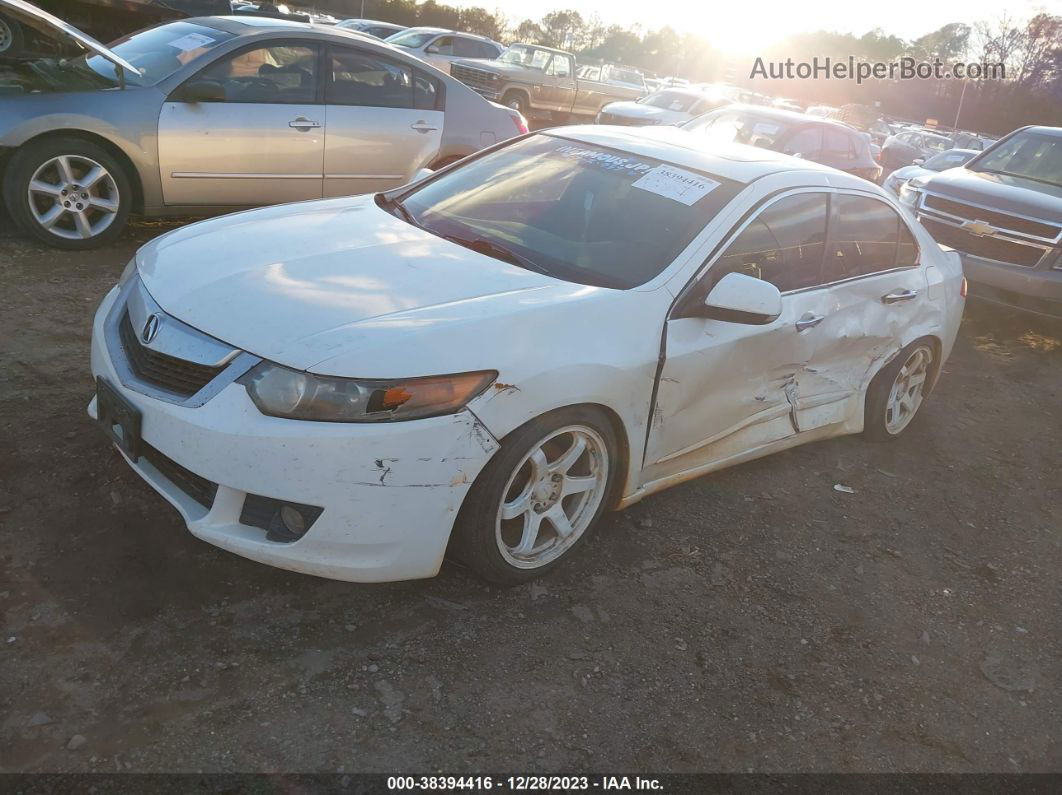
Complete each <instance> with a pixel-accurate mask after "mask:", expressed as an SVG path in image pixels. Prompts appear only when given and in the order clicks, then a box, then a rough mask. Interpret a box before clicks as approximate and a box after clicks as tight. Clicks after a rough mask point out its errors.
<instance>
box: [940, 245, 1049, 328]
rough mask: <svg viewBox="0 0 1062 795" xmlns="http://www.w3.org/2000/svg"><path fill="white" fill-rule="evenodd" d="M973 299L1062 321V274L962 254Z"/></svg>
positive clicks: (960, 254) (963, 265)
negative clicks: (1061, 319)
mask: <svg viewBox="0 0 1062 795" xmlns="http://www.w3.org/2000/svg"><path fill="white" fill-rule="evenodd" d="M959 256H960V257H961V258H962V269H963V273H964V274H965V276H966V278H967V279H968V280H969V282H970V298H973V299H975V300H979V301H986V302H989V303H993V304H999V305H1001V306H1007V307H1010V308H1012V309H1019V310H1021V311H1023V312H1031V313H1033V314H1037V315H1043V316H1045V317H1051V318H1062V270H1056V269H1053V268H1052V269H1043V268H1023V267H1021V266H1020V265H1006V264H1004V263H1001V262H994V261H993V260H987V259H982V258H981V257H975V256H972V255H971V254H964V253H962V252H960V253H959Z"/></svg>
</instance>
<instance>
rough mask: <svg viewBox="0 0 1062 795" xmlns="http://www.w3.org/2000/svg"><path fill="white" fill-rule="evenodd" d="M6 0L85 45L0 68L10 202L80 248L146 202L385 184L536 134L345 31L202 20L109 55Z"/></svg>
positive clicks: (57, 238) (290, 197) (105, 235)
mask: <svg viewBox="0 0 1062 795" xmlns="http://www.w3.org/2000/svg"><path fill="white" fill-rule="evenodd" d="M0 5H2V6H4V7H6V8H9V9H11V10H12V11H13V12H14V11H18V12H19V13H23V14H31V15H32V16H33V17H34V19H35V20H36V21H38V22H47V23H48V24H51V25H53V27H55V29H56V30H63V31H64V33H65V35H67V36H70V37H72V38H74V39H75V40H76V41H78V42H79V43H80V44H81V45H82V46H83V47H84V48H85V53H84V54H83V55H82V56H80V57H78V58H74V59H70V60H66V59H56V58H48V57H45V58H39V59H35V60H29V61H19V62H15V63H14V64H12V65H10V66H0V105H2V108H3V112H2V113H0V154H2V155H3V157H4V170H3V196H4V201H5V204H6V205H7V207H8V209H9V211H10V212H11V214H12V216H13V217H14V218H15V220H16V221H17V222H18V223H19V224H20V225H21V226H22V227H23V228H24V229H25V230H26V231H27V232H28V233H29V234H31V235H34V236H35V237H37V238H39V239H41V240H44V241H46V242H48V243H50V244H52V245H56V246H60V247H64V248H87V247H91V246H98V245H100V244H102V243H104V242H106V241H107V240H109V239H112V238H113V237H114V236H115V235H117V234H118V233H119V232H120V231H121V229H122V227H123V225H124V224H125V221H126V218H127V217H128V215H129V213H130V212H138V213H143V214H145V215H188V214H194V215H203V214H209V213H214V212H219V211H227V210H232V209H235V208H240V207H247V206H257V205H262V204H276V203H280V202H287V201H298V200H304V199H319V198H322V197H327V196H343V195H349V194H356V193H369V192H375V191H380V190H386V189H388V188H391V187H395V186H397V185H402V184H405V183H406V182H409V181H410V179H411V178H412V177H413V175H414V174H416V173H417V171H418V170H420V169H421V168H426V167H439V166H440V165H444V164H446V163H448V162H452V161H453V160H456V159H458V158H460V157H464V156H465V155H468V154H471V153H473V152H475V151H478V150H479V149H481V148H483V147H484V146H490V145H492V144H494V143H496V142H497V141H501V140H504V139H506V138H510V137H512V136H514V135H517V134H519V133H521V132H526V129H527V128H526V124H525V123H524V121H523V119H522V118H521V117H520V115H519V114H518V113H516V112H515V111H513V110H510V109H506V108H502V107H500V106H497V105H491V104H490V103H488V102H486V101H484V100H483V99H482V98H481V97H479V96H477V95H476V93H475V92H473V91H471V90H470V89H468V88H467V87H466V86H464V85H463V84H461V83H460V82H458V81H456V80H454V79H452V78H450V77H449V76H448V75H445V74H443V73H441V72H440V71H438V70H436V69H433V68H432V67H430V66H428V65H427V64H425V63H423V62H422V61H421V60H419V59H417V58H415V57H413V56H411V55H407V54H405V53H404V52H403V51H402V50H401V49H399V48H396V47H391V46H388V45H387V44H384V43H382V42H379V41H376V40H375V39H372V38H370V37H368V36H364V35H360V34H356V33H351V32H348V31H344V30H342V29H338V28H334V27H321V26H310V25H305V24H302V23H296V22H289V21H285V20H278V19H269V18H264V17H254V16H249V17H240V18H237V17H211V18H195V19H189V20H181V21H176V22H170V23H166V24H163V25H160V26H157V27H154V28H149V29H147V30H144V31H141V32H139V33H136V34H133V35H131V36H128V37H126V38H123V39H120V40H119V41H117V42H115V43H114V45H113V46H112V47H110V48H107V47H104V46H102V45H100V44H99V43H98V42H95V41H94V40H92V39H90V38H88V37H86V36H84V35H82V34H80V33H79V32H77V31H76V30H74V29H71V28H69V26H66V25H64V24H63V23H62V22H61V21H60V20H57V19H55V18H54V17H51V16H50V15H47V14H45V13H44V12H41V11H39V10H37V9H33V7H31V6H28V5H27V4H25V3H22V2H21V0H0ZM27 8H28V9H29V10H27Z"/></svg>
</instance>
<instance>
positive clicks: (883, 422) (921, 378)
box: [863, 340, 935, 442]
mask: <svg viewBox="0 0 1062 795" xmlns="http://www.w3.org/2000/svg"><path fill="white" fill-rule="evenodd" d="M934 358H935V354H934V350H933V346H932V345H931V344H930V343H929V342H926V341H924V340H920V341H918V342H915V343H913V344H912V345H909V346H908V347H906V348H904V349H903V350H902V351H900V354H899V355H898V356H897V357H896V358H895V359H893V360H892V361H891V362H889V364H887V365H886V366H885V367H883V368H882V370H881V372H880V373H878V374H877V375H876V376H874V379H873V380H872V381H871V382H870V388H869V389H868V390H867V403H866V417H865V420H864V428H863V433H864V434H866V436H867V437H868V438H870V439H873V440H875V441H879V442H880V441H888V440H891V439H895V438H896V437H897V436H899V435H900V434H901V433H903V432H904V431H905V430H907V427H908V426H909V425H910V424H911V420H913V419H914V417H915V414H917V413H918V409H919V408H921V406H922V402H923V400H924V399H925V390H926V388H927V386H928V385H929V377H930V376H931V375H932V372H933V360H934Z"/></svg>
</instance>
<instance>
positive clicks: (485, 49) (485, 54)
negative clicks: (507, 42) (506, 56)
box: [476, 41, 501, 61]
mask: <svg viewBox="0 0 1062 795" xmlns="http://www.w3.org/2000/svg"><path fill="white" fill-rule="evenodd" d="M476 49H477V50H478V51H479V55H478V56H477V57H479V58H486V59H487V60H489V61H493V60H494V59H495V58H497V57H498V56H499V55H501V50H499V49H498V48H497V47H496V46H495V45H493V44H490V43H488V42H485V41H479V42H476Z"/></svg>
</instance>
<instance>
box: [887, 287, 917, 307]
mask: <svg viewBox="0 0 1062 795" xmlns="http://www.w3.org/2000/svg"><path fill="white" fill-rule="evenodd" d="M917 297H918V290H893V291H892V292H891V293H885V295H883V296H881V303H883V304H898V303H900V302H901V301H912V300H914V299H915V298H917Z"/></svg>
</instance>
